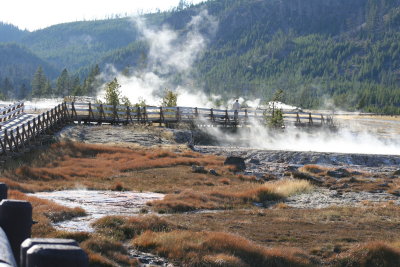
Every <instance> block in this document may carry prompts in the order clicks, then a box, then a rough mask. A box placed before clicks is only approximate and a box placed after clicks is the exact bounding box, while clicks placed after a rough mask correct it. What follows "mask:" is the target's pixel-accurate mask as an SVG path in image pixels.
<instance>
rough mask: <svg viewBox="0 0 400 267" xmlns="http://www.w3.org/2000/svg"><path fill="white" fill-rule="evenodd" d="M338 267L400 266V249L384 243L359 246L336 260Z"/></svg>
mask: <svg viewBox="0 0 400 267" xmlns="http://www.w3.org/2000/svg"><path fill="white" fill-rule="evenodd" d="M336 263H337V266H343V267H345V266H346V267H353V266H354V267H356V266H388V267H389V266H400V249H399V248H398V247H397V248H396V247H394V246H392V245H390V244H387V243H384V242H369V243H365V244H359V245H356V246H354V247H353V248H351V249H350V250H349V251H348V252H346V253H343V254H340V255H339V256H338V257H337V259H336Z"/></svg>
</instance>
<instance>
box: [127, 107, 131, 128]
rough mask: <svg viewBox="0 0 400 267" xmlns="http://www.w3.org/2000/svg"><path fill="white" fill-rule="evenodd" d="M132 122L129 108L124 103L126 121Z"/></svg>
mask: <svg viewBox="0 0 400 267" xmlns="http://www.w3.org/2000/svg"><path fill="white" fill-rule="evenodd" d="M129 121H131V122H132V116H131V110H130V108H129V106H128V105H126V123H127V124H128V123H129Z"/></svg>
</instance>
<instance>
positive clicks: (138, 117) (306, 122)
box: [66, 102, 333, 127]
mask: <svg viewBox="0 0 400 267" xmlns="http://www.w3.org/2000/svg"><path fill="white" fill-rule="evenodd" d="M66 104H67V106H68V109H69V111H70V113H71V119H72V120H74V121H77V122H79V123H80V122H84V123H90V122H96V123H116V124H118V123H124V124H127V123H132V122H141V123H179V122H186V123H195V124H197V125H213V126H214V125H222V126H243V125H251V124H253V123H262V122H265V120H266V118H267V117H268V116H269V115H268V111H266V110H262V109H242V110H239V111H237V112H236V113H235V111H234V110H228V109H225V110H222V109H212V108H211V109H208V108H197V107H129V106H112V105H103V104H92V103H74V102H71V103H66ZM283 119H284V122H285V124H292V125H294V126H297V127H310V126H312V127H320V126H333V120H332V116H331V115H330V114H322V113H318V114H313V113H306V112H301V111H284V112H283Z"/></svg>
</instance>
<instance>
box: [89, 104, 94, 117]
mask: <svg viewBox="0 0 400 267" xmlns="http://www.w3.org/2000/svg"><path fill="white" fill-rule="evenodd" d="M92 118H93V119H94V114H93V110H92V103H90V102H89V120H90V119H92Z"/></svg>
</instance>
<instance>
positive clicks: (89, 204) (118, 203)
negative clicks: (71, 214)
mask: <svg viewBox="0 0 400 267" xmlns="http://www.w3.org/2000/svg"><path fill="white" fill-rule="evenodd" d="M31 195H32V196H35V197H38V198H43V199H48V200H51V201H54V202H56V203H57V204H60V205H63V206H66V207H70V208H74V207H80V208H83V209H84V210H85V211H86V213H87V216H84V217H79V218H74V219H73V220H69V221H63V222H59V223H55V224H54V226H55V227H56V228H57V229H59V230H66V231H86V232H92V231H93V228H92V227H91V226H90V224H91V223H92V222H93V221H95V220H97V219H99V218H101V217H104V216H109V215H122V216H131V215H135V214H138V213H140V210H141V209H142V208H144V207H146V203H147V202H148V201H152V200H157V199H162V198H164V196H165V195H164V194H159V193H152V192H143V193H141V192H132V191H126V192H117V191H96V190H64V191H54V192H39V193H35V194H31Z"/></svg>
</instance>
